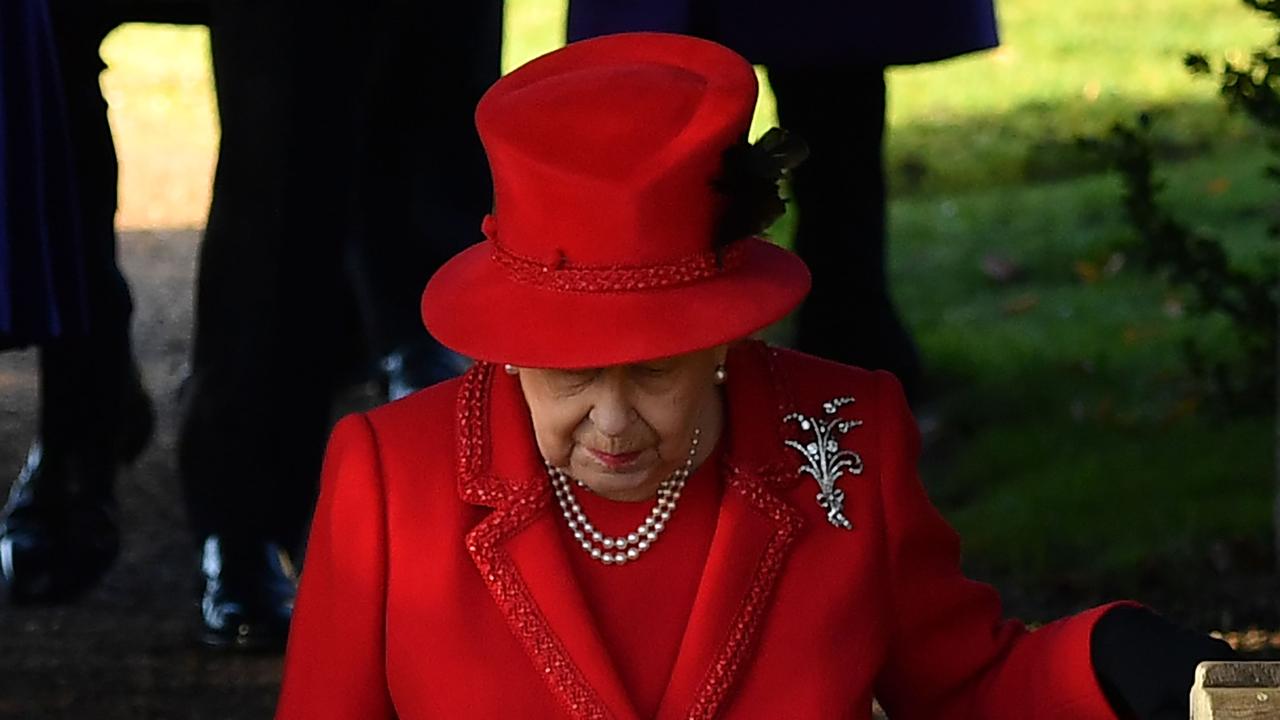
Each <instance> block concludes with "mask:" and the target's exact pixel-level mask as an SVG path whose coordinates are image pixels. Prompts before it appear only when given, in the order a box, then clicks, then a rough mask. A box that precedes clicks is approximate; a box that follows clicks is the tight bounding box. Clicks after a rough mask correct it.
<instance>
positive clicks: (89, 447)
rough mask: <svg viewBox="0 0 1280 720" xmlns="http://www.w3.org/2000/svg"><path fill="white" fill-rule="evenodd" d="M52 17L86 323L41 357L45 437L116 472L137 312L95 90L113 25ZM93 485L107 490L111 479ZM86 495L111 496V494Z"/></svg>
mask: <svg viewBox="0 0 1280 720" xmlns="http://www.w3.org/2000/svg"><path fill="white" fill-rule="evenodd" d="M51 11H52V20H53V28H54V35H55V39H56V42H57V44H58V54H59V58H58V60H59V65H60V70H61V75H62V82H63V85H64V88H65V97H66V103H67V105H66V107H67V120H68V130H69V135H70V140H71V154H72V157H73V161H74V173H75V187H76V190H77V193H78V195H79V200H80V203H79V211H78V212H79V217H78V224H79V225H80V227H81V230H82V234H83V238H84V245H83V252H84V257H83V268H84V277H85V284H86V290H87V293H86V294H87V308H88V322H87V323H86V332H85V333H84V334H76V335H71V336H67V337H65V338H62V339H58V340H55V341H52V342H48V343H45V344H44V345H42V346H41V348H40V353H39V355H40V399H41V404H40V436H41V441H42V443H43V444H44V447H45V452H46V453H47V454H59V455H64V456H65V455H69V454H74V455H75V456H76V457H77V458H78V459H79V460H80V461H81V462H84V463H87V464H88V465H90V466H96V467H101V468H109V467H112V466H113V465H114V463H115V459H114V456H113V452H114V451H115V448H114V444H115V437H114V435H115V433H114V430H115V429H116V428H117V427H118V424H119V422H120V419H121V410H122V403H123V401H124V390H125V387H126V386H125V378H127V377H128V373H129V372H131V363H132V357H131V349H130V348H131V345H130V333H129V322H130V317H131V314H132V311H133V303H132V299H131V297H130V293H129V287H128V284H127V283H126V282H125V278H124V275H123V274H122V273H121V272H120V267H119V266H118V265H117V263H116V235H115V212H116V174H117V168H116V154H115V147H114V145H113V144H112V140H111V129H110V126H109V125H108V123H107V104H106V101H105V100H104V99H103V97H102V92H101V90H100V86H99V84H98V76H99V74H100V73H101V72H102V70H103V69H104V67H105V65H104V64H103V62H102V60H101V58H100V57H99V55H98V46H99V45H100V44H101V42H102V40H103V38H104V37H106V34H107V33H108V32H109V31H110V30H111V28H113V27H114V26H115V24H116V22H115V21H113V20H111V19H110V18H109V17H106V16H105V15H104V14H103V13H101V12H94V13H88V12H84V11H82V10H79V9H73V8H71V7H68V4H67V3H56V2H55V3H52V6H51ZM93 476H94V477H101V478H103V480H104V483H106V482H109V480H110V477H111V474H110V473H107V472H100V473H96V474H94V475H93ZM80 490H82V491H85V492H110V488H109V487H106V486H104V487H101V488H82V489H80Z"/></svg>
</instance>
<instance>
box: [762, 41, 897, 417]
mask: <svg viewBox="0 0 1280 720" xmlns="http://www.w3.org/2000/svg"><path fill="white" fill-rule="evenodd" d="M769 83H770V85H771V86H772V87H773V91H774V94H775V95H776V96H777V101H778V119H779V122H780V124H781V125H782V127H784V128H786V129H787V130H789V131H791V132H794V133H796V134H797V135H799V136H800V137H801V138H803V139H804V140H805V142H807V143H808V144H809V148H810V154H809V158H808V159H807V160H806V161H805V162H804V163H803V164H801V165H800V167H798V168H797V169H796V170H795V171H794V175H793V177H792V193H793V195H794V202H795V206H796V210H797V213H798V223H797V226H796V239H795V249H796V252H797V254H799V255H800V257H802V258H803V259H804V261H805V263H806V264H807V265H808V266H809V270H810V272H812V273H813V290H812V292H810V294H809V297H808V299H807V300H806V301H805V303H804V305H803V306H802V307H801V310H800V313H799V316H798V318H797V327H796V347H797V348H798V349H800V350H803V351H804V352H808V353H811V354H814V355H819V356H822V357H826V358H830V359H832V360H837V361H839V362H843V363H847V364H850V365H857V366H860V367H866V368H874V369H886V370H890V371H891V372H893V373H894V374H895V375H897V376H898V378H899V380H901V381H902V383H903V385H904V386H905V387H906V389H907V394H908V397H914V396H915V394H916V392H917V391H918V386H919V383H920V361H919V357H918V355H917V352H916V348H915V345H914V343H913V342H912V340H911V336H910V334H909V333H908V332H907V330H906V328H905V327H904V326H903V324H902V321H901V320H900V319H899V317H898V313H897V311H896V310H895V309H894V305H893V301H892V299H891V297H890V293H889V285H888V280H887V277H886V267H885V179H884V168H883V164H884V160H883V152H884V150H883V146H884V132H885V84H884V70H883V69H882V68H879V67H850V68H817V69H815V68H787V67H779V66H770V67H769Z"/></svg>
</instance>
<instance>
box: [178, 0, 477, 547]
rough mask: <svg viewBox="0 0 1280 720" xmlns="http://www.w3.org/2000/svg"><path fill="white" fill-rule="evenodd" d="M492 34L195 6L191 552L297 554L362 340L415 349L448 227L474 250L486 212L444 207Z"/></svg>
mask: <svg viewBox="0 0 1280 720" xmlns="http://www.w3.org/2000/svg"><path fill="white" fill-rule="evenodd" d="M432 7H434V6H432ZM458 8H463V9H465V11H466V12H467V13H469V15H468V17H474V20H473V21H472V22H470V23H469V24H463V25H458V24H455V23H454V22H453V19H451V18H449V17H446V15H448V14H460V13H461V12H463V10H459V9H458ZM495 8H496V11H494V9H495ZM303 9H305V12H300V10H303ZM500 20H501V7H500V4H499V3H497V2H483V3H480V2H476V3H464V4H458V5H457V6H456V7H455V8H454V9H452V10H449V11H447V12H446V11H435V12H433V13H432V14H429V13H428V10H427V9H426V6H425V5H424V4H421V3H418V4H411V3H407V2H406V3H399V2H382V3H374V4H372V5H363V6H358V7H357V6H356V5H355V4H351V3H345V4H342V6H341V7H340V6H339V5H338V4H337V3H334V2H320V3H311V4H308V5H306V6H305V8H299V7H298V6H297V5H296V4H292V3H284V2H248V1H246V0H226V1H224V2H220V3H217V4H215V5H214V6H213V11H212V15H211V20H210V30H211V38H212V49H213V59H214V72H215V77H216V84H217V91H218V107H219V112H220V114H221V118H222V147H221V151H220V154H219V159H218V168H217V173H216V178H215V181H214V192H213V205H212V207H211V209H210V217H209V224H208V228H207V230H206V233H205V238H204V244H203V246H202V249H201V256H200V270H199V281H198V290H197V299H196V338H195V348H194V355H193V363H192V376H191V379H190V382H189V385H188V388H187V395H186V398H185V413H184V417H185V419H184V422H183V428H182V432H181V436H180V448H179V453H180V467H181V472H182V476H183V481H184V488H185V494H186V498H187V506H188V510H189V515H190V517H191V523H192V526H193V530H194V531H195V534H196V537H197V540H199V539H201V538H203V537H204V536H207V535H210V534H217V535H219V536H221V537H222V539H223V541H224V543H227V544H229V545H235V544H239V543H245V544H252V543H254V542H261V541H264V540H274V541H278V542H280V543H281V544H283V545H284V546H285V547H288V548H296V547H297V546H298V544H299V540H300V538H301V537H302V536H303V534H304V532H305V525H306V522H307V519H308V518H309V517H310V513H311V509H312V505H313V502H314V493H315V491H316V482H317V479H318V477H319V470H320V461H321V457H322V452H323V447H324V442H325V438H326V436H327V433H328V428H329V422H330V418H329V414H330V405H331V400H332V394H333V391H334V389H335V387H336V386H337V385H338V384H340V382H341V381H342V380H343V379H344V378H346V377H348V375H349V370H350V368H352V367H353V366H356V365H359V363H360V362H361V361H363V360H364V359H365V357H366V355H367V354H368V353H367V352H366V346H367V344H368V340H369V339H373V341H374V343H375V345H377V346H378V348H377V350H378V352H383V351H384V348H386V347H389V346H392V345H394V344H397V343H401V342H412V341H414V340H417V341H422V338H424V337H425V331H424V330H422V329H421V322H420V320H418V310H417V306H418V301H417V298H418V296H419V295H420V293H421V291H422V287H423V286H424V285H425V283H426V278H427V277H429V276H430V274H431V273H432V272H433V271H434V269H435V267H436V266H437V265H438V264H439V263H440V262H441V261H442V259H443V258H444V257H447V256H448V255H450V254H452V252H453V250H454V249H456V246H457V244H458V242H459V240H458V235H459V234H460V231H459V230H457V229H455V228H456V227H463V226H464V224H463V223H462V221H461V220H460V219H458V217H455V215H457V216H461V215H471V218H472V219H471V220H470V221H469V222H468V223H466V225H470V230H471V233H470V234H469V235H467V237H472V236H474V235H475V233H476V230H475V228H476V226H477V224H478V223H479V219H480V216H481V215H482V214H483V212H484V209H486V207H487V197H486V199H485V200H483V201H482V204H483V205H484V206H485V207H480V208H478V209H473V208H471V206H470V205H469V204H463V203H461V202H457V201H456V200H455V197H454V196H455V193H456V192H457V188H458V187H459V186H462V187H471V186H472V185H474V183H475V182H476V181H475V180H474V177H475V174H476V172H477V171H476V170H475V169H474V167H471V166H470V165H468V163H472V164H474V163H475V162H476V160H477V159H478V160H479V163H480V167H481V168H483V155H482V153H481V152H480V149H479V143H478V140H475V141H474V143H473V144H474V147H471V146H469V143H470V142H471V140H472V139H473V138H474V130H471V129H470V124H471V120H470V118H471V114H472V112H473V110H474V105H475V99H476V98H478V92H477V91H476V90H475V87H477V86H480V87H482V86H485V85H487V84H488V83H489V82H492V80H493V79H496V77H497V73H498V54H497V49H498V43H499V42H500V36H501V27H500ZM477 53H479V54H480V57H479V58H477V57H476V55H477ZM469 68H470V69H469ZM460 78H465V79H466V80H467V82H460ZM463 118H465V120H464V119H463ZM485 177H486V178H487V176H485ZM484 182H485V184H486V185H487V179H486V180H485V181H484ZM473 202H474V201H473ZM348 261H349V262H348ZM352 268H354V270H355V272H354V274H353V272H352ZM353 280H354V282H353ZM361 319H363V321H364V322H363V323H362V322H361ZM362 326H363V328H364V329H363V330H362Z"/></svg>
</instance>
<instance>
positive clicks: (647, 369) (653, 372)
mask: <svg viewBox="0 0 1280 720" xmlns="http://www.w3.org/2000/svg"><path fill="white" fill-rule="evenodd" d="M639 369H640V373H641V374H643V375H646V376H648V377H661V376H662V375H666V374H667V373H669V372H671V366H670V365H641V366H640V367H639Z"/></svg>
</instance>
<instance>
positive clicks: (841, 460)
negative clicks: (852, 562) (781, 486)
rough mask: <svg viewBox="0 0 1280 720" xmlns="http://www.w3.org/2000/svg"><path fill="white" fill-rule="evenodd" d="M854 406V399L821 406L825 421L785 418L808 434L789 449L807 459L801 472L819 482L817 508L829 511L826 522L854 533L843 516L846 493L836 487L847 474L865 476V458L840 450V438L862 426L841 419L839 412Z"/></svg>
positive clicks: (797, 416) (798, 416)
mask: <svg viewBox="0 0 1280 720" xmlns="http://www.w3.org/2000/svg"><path fill="white" fill-rule="evenodd" d="M851 404H853V398H851V397H840V398H835V399H834V400H828V401H827V402H825V403H823V404H822V413H823V416H822V417H811V416H809V415H804V414H802V413H791V414H789V415H787V416H786V417H784V418H782V421H783V422H784V423H785V422H794V423H796V424H797V425H799V426H800V430H801V431H802V432H804V433H808V435H807V436H806V437H805V439H804V440H787V441H786V444H787V447H789V448H791V449H792V450H795V451H796V452H798V453H800V455H801V456H803V457H804V464H803V465H801V466H800V470H799V471H800V472H802V473H807V474H808V475H809V476H811V477H812V478H813V479H814V480H817V481H818V505H819V507H822V508H823V509H825V510H826V511H827V522H829V523H831V524H832V525H834V526H836V527H838V528H843V529H845V530H852V529H853V523H851V522H849V518H847V517H845V515H844V490H841V489H840V488H838V487H836V481H837V480H839V479H840V478H841V477H842V476H844V475H845V474H846V473H847V474H849V475H861V474H862V456H861V455H859V454H858V453H856V452H854V451H852V450H843V449H841V448H840V438H842V437H844V435H845V433H847V432H849V431H850V430H852V429H854V428H856V427H858V426H859V425H861V424H862V421H861V420H847V419H845V418H842V417H840V416H839V414H838V413H839V412H840V408H842V407H844V406H845V405H851ZM810 438H812V439H810Z"/></svg>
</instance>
